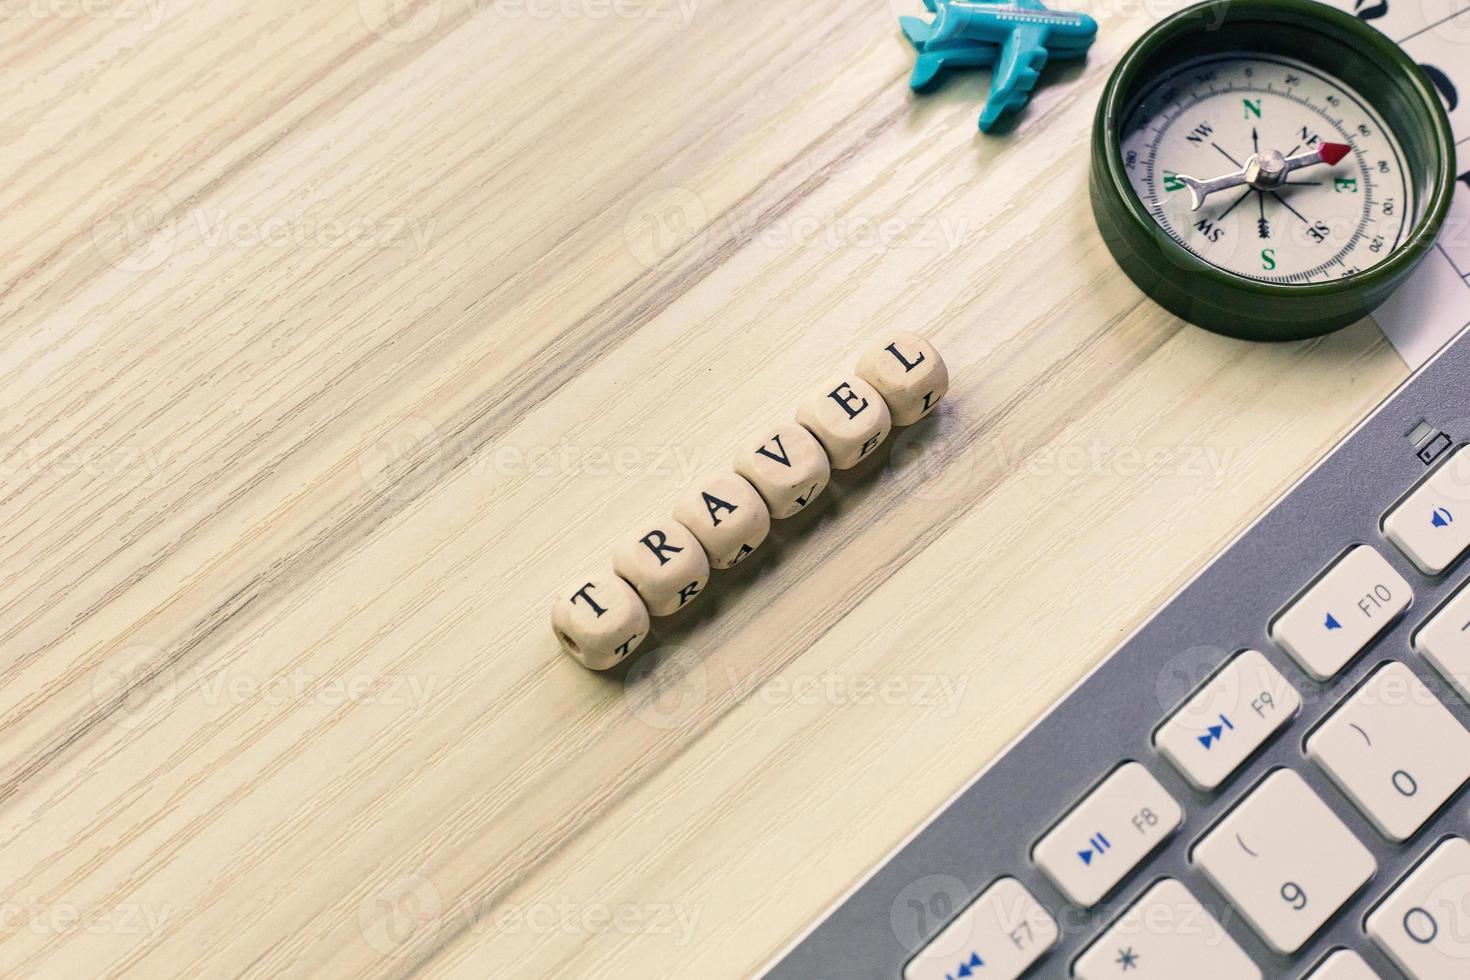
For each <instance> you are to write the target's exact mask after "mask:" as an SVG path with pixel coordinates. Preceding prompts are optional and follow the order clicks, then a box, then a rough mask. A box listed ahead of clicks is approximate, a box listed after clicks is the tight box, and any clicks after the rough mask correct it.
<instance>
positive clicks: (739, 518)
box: [674, 472, 771, 568]
mask: <svg viewBox="0 0 1470 980" xmlns="http://www.w3.org/2000/svg"><path fill="white" fill-rule="evenodd" d="M674 519H675V520H676V521H678V522H679V523H680V524H683V525H684V526H685V527H687V528H689V530H691V531H693V532H694V536H695V537H696V538H698V539H699V543H700V544H702V545H704V553H705V554H706V555H708V556H709V563H710V565H711V566H713V567H714V568H733V567H734V566H735V565H738V564H740V563H741V562H742V561H744V560H745V558H746V556H747V555H749V554H750V553H751V552H752V551H754V550H755V549H756V548H758V547H760V543H761V542H762V541H764V540H765V539H766V535H767V534H768V533H770V530H771V512H770V511H769V510H767V509H766V504H765V501H763V500H761V495H760V494H758V493H756V492H755V487H753V486H751V485H750V481H748V480H746V479H745V477H743V476H739V475H737V474H735V473H729V472H726V473H718V474H715V475H713V476H710V477H707V478H705V479H703V480H701V481H699V482H698V483H696V484H694V486H692V487H690V488H689V489H688V490H687V491H685V492H684V495H683V496H682V497H680V498H679V501H678V503H676V504H675V505H674Z"/></svg>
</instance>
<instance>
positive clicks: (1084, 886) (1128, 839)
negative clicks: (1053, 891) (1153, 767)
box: [1031, 762, 1184, 908]
mask: <svg viewBox="0 0 1470 980" xmlns="http://www.w3.org/2000/svg"><path fill="white" fill-rule="evenodd" d="M1183 819H1184V811H1183V810H1182V809H1181V808H1180V806H1179V804H1178V803H1177V802H1175V800H1174V798H1173V797H1172V796H1170V795H1169V793H1168V791H1167V790H1165V789H1164V787H1163V786H1160V785H1159V781H1158V780H1157V779H1155V778H1154V777H1153V774H1152V773H1150V772H1149V771H1148V770H1147V769H1145V768H1144V767H1143V766H1141V765H1139V764H1138V763H1137V762H1127V763H1124V764H1123V765H1121V766H1119V767H1118V768H1117V769H1114V770H1113V774H1112V775H1111V776H1109V777H1108V778H1107V779H1105V780H1103V782H1102V784H1101V785H1099V786H1098V787H1097V788H1096V789H1094V790H1093V791H1092V792H1091V793H1089V794H1088V796H1087V798H1086V799H1085V800H1083V801H1082V802H1081V803H1079V804H1077V805H1076V806H1075V807H1073V808H1072V811H1071V812H1070V813H1068V814H1067V815H1066V816H1065V817H1064V818H1063V819H1062V822H1061V823H1059V824H1057V825H1056V826H1055V827H1053V828H1052V829H1051V830H1050V831H1049V832H1048V833H1047V835H1046V836H1045V837H1043V838H1041V840H1039V841H1037V843H1036V846H1035V847H1034V848H1033V849H1032V851H1031V857H1032V859H1033V860H1035V861H1036V863H1037V864H1038V865H1040V867H1041V870H1043V871H1045V872H1046V875H1047V877H1048V878H1050V879H1051V880H1052V881H1053V882H1055V883H1056V886H1057V887H1058V888H1060V889H1061V890H1062V892H1063V893H1064V894H1065V895H1066V896H1067V897H1068V898H1069V899H1071V900H1072V901H1073V903H1075V904H1077V905H1080V906H1082V907H1083V908H1091V907H1092V906H1094V905H1096V904H1097V903H1098V901H1100V900H1101V899H1102V897H1103V896H1104V895H1106V894H1107V893H1108V892H1109V891H1110V890H1111V889H1112V887H1113V886H1114V885H1116V884H1117V883H1118V882H1120V881H1122V880H1123V876H1124V875H1126V874H1128V872H1130V871H1132V870H1133V868H1134V867H1135V866H1136V865H1137V864H1138V862H1139V861H1142V860H1143V859H1144V858H1145V857H1147V856H1148V853H1149V852H1150V851H1152V850H1153V849H1154V848H1155V847H1156V846H1157V845H1158V844H1159V843H1160V842H1161V841H1163V840H1164V838H1166V837H1168V836H1169V835H1170V834H1171V833H1173V832H1174V829H1175V828H1176V827H1178V826H1179V823H1180V821H1182V820H1183Z"/></svg>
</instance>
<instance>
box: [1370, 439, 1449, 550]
mask: <svg viewBox="0 0 1470 980" xmlns="http://www.w3.org/2000/svg"><path fill="white" fill-rule="evenodd" d="M1467 448H1470V447H1465V446H1462V447H1460V448H1459V449H1457V450H1455V453H1454V455H1453V456H1451V457H1450V458H1449V459H1447V460H1445V461H1444V462H1443V463H1441V464H1440V466H1439V469H1437V470H1435V471H1434V472H1433V473H1431V474H1430V475H1429V478H1428V479H1426V480H1425V481H1424V482H1423V483H1421V484H1419V486H1418V487H1417V488H1415V490H1414V491H1413V492H1412V493H1410V494H1409V495H1408V496H1407V497H1405V498H1404V499H1403V500H1402V501H1400V502H1399V504H1398V506H1397V507H1395V508H1394V509H1393V510H1391V511H1389V513H1388V516H1387V517H1385V518H1384V519H1383V535H1384V537H1386V538H1388V540H1390V541H1392V542H1393V543H1394V545H1395V546H1397V547H1398V549H1399V550H1400V551H1402V552H1403V553H1404V554H1405V555H1407V556H1408V557H1409V560H1410V561H1412V562H1413V563H1414V564H1415V565H1418V566H1419V568H1420V570H1421V571H1423V572H1424V573H1425V574H1426V575H1438V574H1439V573H1440V572H1442V571H1444V570H1445V569H1446V568H1449V567H1450V565H1452V564H1454V561H1455V559H1456V558H1459V557H1460V555H1462V554H1464V553H1465V549H1466V548H1470V452H1466V451H1465V450H1466V449H1467Z"/></svg>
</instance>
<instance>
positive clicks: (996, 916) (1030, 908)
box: [903, 878, 1057, 980]
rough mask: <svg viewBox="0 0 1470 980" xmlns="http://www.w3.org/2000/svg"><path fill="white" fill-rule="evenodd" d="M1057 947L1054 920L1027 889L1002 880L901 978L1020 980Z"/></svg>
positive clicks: (923, 953)
mask: <svg viewBox="0 0 1470 980" xmlns="http://www.w3.org/2000/svg"><path fill="white" fill-rule="evenodd" d="M1056 941H1057V922H1056V920H1055V919H1053V918H1052V917H1051V915H1050V914H1049V913H1048V912H1047V911H1046V909H1044V908H1042V907H1041V904H1040V903H1039V902H1037V901H1036V898H1035V897H1034V896H1033V895H1032V894H1031V892H1029V891H1028V890H1027V889H1026V886H1025V885H1023V884H1021V883H1020V882H1019V881H1017V880H1016V879H1014V878H1002V879H1000V880H999V881H997V882H996V883H995V884H993V885H991V886H990V887H989V888H987V889H985V891H983V892H981V893H980V897H979V898H977V899H975V901H973V902H971V903H970V905H969V907H968V908H966V909H965V910H964V911H963V912H961V913H960V914H959V915H958V916H956V917H955V920H954V921H953V922H951V923H950V924H949V925H947V926H945V927H944V931H943V932H941V933H940V934H939V935H937V936H935V937H934V938H933V939H932V940H931V941H930V942H929V945H927V946H925V947H924V948H923V949H922V950H920V951H919V954H918V955H917V956H915V957H914V958H913V959H911V960H909V964H908V966H906V967H904V968H903V978H904V980H954V978H956V977H969V976H972V975H973V976H974V977H975V978H976V980H1016V978H1017V977H1019V976H1020V975H1021V974H1023V973H1025V972H1026V971H1027V970H1028V969H1029V968H1030V967H1031V964H1033V963H1035V962H1036V961H1037V960H1039V959H1041V957H1042V956H1043V955H1045V954H1046V952H1047V951H1048V950H1049V949H1051V948H1052V946H1053V945H1055V944H1056ZM981 967H983V968H984V969H983V970H981ZM977 971H978V972H977Z"/></svg>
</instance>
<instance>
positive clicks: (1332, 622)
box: [1323, 613, 1342, 630]
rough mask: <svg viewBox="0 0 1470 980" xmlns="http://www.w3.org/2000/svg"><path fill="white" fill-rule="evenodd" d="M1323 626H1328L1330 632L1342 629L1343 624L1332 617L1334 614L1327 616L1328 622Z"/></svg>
mask: <svg viewBox="0 0 1470 980" xmlns="http://www.w3.org/2000/svg"><path fill="white" fill-rule="evenodd" d="M1323 625H1324V626H1326V627H1327V628H1328V629H1329V630H1340V629H1342V624H1341V623H1339V622H1338V621H1337V617H1336V616H1334V615H1332V613H1328V614H1327V622H1326V623H1324V624H1323Z"/></svg>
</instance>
